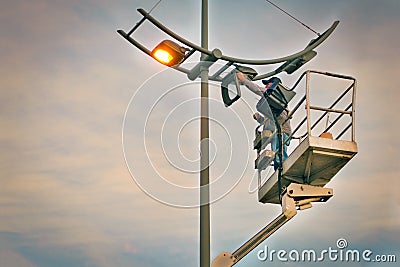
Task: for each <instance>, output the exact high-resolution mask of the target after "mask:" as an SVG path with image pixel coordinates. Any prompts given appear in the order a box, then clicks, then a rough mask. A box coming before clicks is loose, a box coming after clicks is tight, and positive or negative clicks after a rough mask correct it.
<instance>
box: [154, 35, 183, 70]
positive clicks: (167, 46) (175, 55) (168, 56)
mask: <svg viewBox="0 0 400 267" xmlns="http://www.w3.org/2000/svg"><path fill="white" fill-rule="evenodd" d="M185 52H186V48H184V47H182V46H180V45H178V44H177V43H174V42H172V41H170V40H164V41H162V42H161V43H160V44H158V45H157V46H156V47H155V48H154V49H153V51H151V56H152V57H153V58H155V59H156V60H157V61H159V62H160V63H162V64H164V65H167V66H169V67H171V66H174V65H178V64H180V63H182V61H183V59H184V58H185Z"/></svg>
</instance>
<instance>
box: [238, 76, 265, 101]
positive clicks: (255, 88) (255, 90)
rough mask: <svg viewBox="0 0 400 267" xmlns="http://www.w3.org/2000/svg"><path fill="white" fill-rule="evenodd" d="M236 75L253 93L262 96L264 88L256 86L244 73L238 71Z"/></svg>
mask: <svg viewBox="0 0 400 267" xmlns="http://www.w3.org/2000/svg"><path fill="white" fill-rule="evenodd" d="M236 75H237V77H238V79H239V81H241V82H242V83H243V84H244V85H245V86H246V87H247V88H249V90H250V91H252V92H253V93H255V94H257V95H259V96H263V95H264V92H265V88H264V87H261V86H258V85H257V84H255V83H253V82H252V81H250V80H248V79H247V77H246V75H244V74H243V73H241V72H238V73H237V74H236Z"/></svg>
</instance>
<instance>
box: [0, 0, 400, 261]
mask: <svg viewBox="0 0 400 267" xmlns="http://www.w3.org/2000/svg"><path fill="white" fill-rule="evenodd" d="M155 2H156V1H123V0H120V1H119V0H117V1H104V0H100V1H95V0H86V1H50V0H48V1H47V0H37V1H22V0H14V1H3V3H2V8H1V10H0V25H1V26H0V36H1V39H0V48H1V49H0V60H1V61H0V62H1V64H0V75H1V82H0V84H1V87H0V88H1V98H0V126H1V131H0V148H1V154H0V265H1V266H19V267H25V266H44V267H47V266H142V267H147V266H171V267H172V266H180V265H185V266H198V257H199V256H198V255H199V253H198V252H199V234H198V232H199V223H198V209H195V208H192V209H182V208H177V207H173V206H169V205H165V204H162V203H160V202H159V201H156V200H155V199H154V198H152V197H150V196H149V195H148V194H145V193H144V192H143V191H142V190H141V189H140V188H139V187H138V185H137V184H136V183H135V182H134V181H133V179H132V177H131V174H130V172H129V171H128V168H127V166H126V164H125V158H124V154H123V147H122V138H121V133H122V123H123V118H124V115H125V111H126V110H127V106H128V104H129V102H130V99H131V98H132V96H133V95H135V96H136V97H137V98H134V101H133V103H134V105H133V106H130V108H129V109H128V111H127V121H126V122H127V126H128V127H127V129H126V132H125V133H126V137H127V138H128V139H127V143H126V144H125V147H124V149H125V152H126V155H127V159H128V161H129V162H130V163H131V164H132V165H133V166H132V165H131V166H130V168H131V171H132V173H134V175H135V177H134V178H135V179H137V180H139V181H140V182H146V183H148V184H146V186H149V187H150V188H151V189H152V190H153V191H151V194H152V195H153V197H155V198H158V200H161V201H162V202H168V201H170V202H171V201H188V200H194V201H195V200H196V198H197V197H198V195H196V194H193V192H195V190H194V191H193V192H192V191H190V190H189V191H184V192H180V191H178V192H172V191H169V189H167V190H165V187H163V186H161V185H158V184H155V182H156V181H155V180H154V177H156V176H157V175H162V176H163V177H165V178H166V180H167V181H169V182H172V183H178V184H180V185H182V186H187V187H190V186H195V185H196V184H197V180H196V179H197V175H194V176H193V175H192V176H191V175H190V174H188V172H186V173H180V172H178V171H177V169H175V168H173V167H171V165H170V164H168V162H166V160H165V158H164V157H163V156H162V150H161V144H160V142H161V141H160V140H161V139H160V136H159V134H158V131H160V125H161V123H163V122H164V121H163V117H159V116H158V115H159V114H171V116H170V117H169V118H168V120H166V121H167V122H169V124H168V123H167V124H166V126H165V131H166V132H165V133H166V135H165V136H164V137H163V138H164V139H167V140H168V142H167V144H174V142H177V141H176V133H177V132H179V131H178V130H179V129H178V128H179V127H182V125H179V122H182V121H183V122H185V121H187V120H188V118H190V117H196V116H198V115H199V114H198V112H199V108H198V107H199V106H198V102H196V99H197V97H198V95H199V91H198V86H197V85H196V84H195V85H188V86H189V88H186V87H185V88H186V89H187V90H185V88H183V89H184V90H182V89H180V87H179V88H178V89H177V90H176V91H174V92H172V93H171V94H170V95H169V96H170V98H168V97H167V98H165V100H166V101H164V102H162V101H161V102H160V104H159V105H157V106H156V108H157V109H156V111H155V112H154V113H152V114H151V115H150V117H149V119H150V122H151V123H149V124H147V125H146V127H145V128H144V127H143V121H144V119H145V118H146V117H145V116H146V115H147V112H148V108H149V106H152V105H154V104H155V101H156V99H157V98H158V97H159V96H160V95H162V94H163V93H164V92H165V91H164V88H165V90H168V89H171V88H172V87H173V86H175V85H177V84H181V83H185V82H186V81H187V79H186V77H185V76H184V75H183V74H181V73H178V72H174V71H172V70H166V68H165V67H164V66H162V65H160V64H159V63H157V62H155V61H154V60H152V59H151V58H148V57H147V56H146V55H145V54H143V53H142V52H140V51H139V50H137V49H136V48H134V47H133V46H131V45H130V44H128V43H127V42H126V41H125V40H124V39H123V38H121V37H120V36H119V35H118V34H117V33H116V30H117V29H125V30H129V29H130V27H132V26H133V25H134V24H135V23H136V22H137V21H138V20H139V19H140V16H139V14H138V13H137V12H136V9H137V8H139V7H142V8H144V9H145V10H149V9H150V8H151V7H152V6H153V4H154V3H155ZM200 2H201V1H197V0H196V1H194V0H191V1H177V0H164V1H162V2H161V4H160V5H159V6H158V8H157V9H155V10H154V11H153V13H152V15H153V16H155V17H156V18H157V19H159V20H160V21H162V22H163V23H164V24H165V25H167V26H168V27H169V28H171V29H174V30H175V31H176V32H177V33H178V34H180V35H182V36H184V37H185V38H187V39H189V40H191V41H193V42H196V43H198V42H199V40H200V30H199V29H200ZM209 2H210V4H209V7H210V15H209V16H210V23H209V25H210V40H209V47H210V48H211V49H212V48H219V49H221V50H222V52H223V53H224V54H226V55H232V56H238V57H246V58H271V57H278V56H283V55H286V54H288V53H291V52H294V51H297V50H300V49H302V48H303V47H304V46H305V45H306V44H307V43H308V42H309V41H310V40H311V39H312V38H314V37H315V35H313V34H312V33H311V32H309V31H307V30H306V29H304V28H303V27H302V26H300V25H298V24H297V23H295V22H294V21H292V20H291V19H289V18H287V17H285V16H284V15H282V14H281V13H280V12H279V11H278V10H276V9H274V8H272V7H271V6H270V5H269V4H267V3H266V2H265V1H262V0H252V1H222V0H220V1H209ZM276 2H277V1H276ZM279 5H280V6H281V7H283V8H285V9H286V10H287V11H289V12H290V13H292V14H294V15H296V16H297V17H298V18H300V19H301V20H303V21H304V22H305V23H307V24H309V25H310V26H311V27H312V28H314V29H316V30H317V31H319V32H322V31H324V30H325V29H327V28H328V27H329V26H330V25H331V24H332V22H333V21H335V20H340V21H341V22H340V24H339V26H338V28H337V29H336V31H335V32H334V33H333V35H332V36H331V37H330V38H329V39H328V40H327V41H326V42H325V43H324V44H322V45H321V46H320V47H319V48H318V49H317V52H318V56H317V57H316V58H315V59H313V60H312V61H311V62H310V63H308V64H307V65H306V66H305V67H303V68H302V69H301V71H304V70H306V69H319V70H324V71H331V72H336V73H343V74H348V75H351V76H354V77H356V78H357V79H358V90H359V91H358V92H359V94H358V103H357V143H358V147H359V154H358V155H357V156H356V158H355V159H353V160H352V161H351V162H350V163H349V165H347V166H346V167H345V168H344V169H343V170H342V171H341V172H340V173H339V174H338V175H337V176H336V177H335V178H334V179H333V181H332V182H331V183H330V184H329V186H330V187H333V188H334V190H335V196H334V197H333V198H332V199H331V200H330V201H329V202H328V203H326V204H324V205H315V208H313V209H311V210H307V211H304V212H300V213H299V215H298V216H297V217H295V218H294V219H293V220H292V221H291V222H289V223H288V224H287V225H286V226H285V227H284V228H282V229H281V230H279V231H278V232H277V233H276V234H275V235H273V236H272V237H271V238H270V239H269V241H268V242H264V243H263V244H262V247H261V248H263V247H264V245H268V246H269V247H270V248H272V249H280V248H284V249H288V250H290V249H295V248H297V249H307V248H314V249H326V248H327V247H329V246H334V245H335V243H336V240H337V239H339V238H346V239H347V241H348V242H349V244H350V246H351V247H352V248H359V249H367V248H368V249H371V250H372V251H374V252H375V253H386V254H396V255H397V259H398V260H400V259H399V258H400V251H399V245H400V244H399V237H400V230H399V229H400V197H399V194H398V193H397V190H396V189H397V188H398V187H399V186H400V182H399V176H400V175H399V174H400V169H399V160H398V149H399V140H398V130H399V127H398V121H399V119H400V116H399V113H398V111H397V106H398V101H399V95H400V94H399V91H398V89H397V77H398V75H399V73H400V64H399V62H400V56H399V54H398V52H397V50H398V47H399V45H400V37H399V35H398V28H399V27H400V17H399V15H398V14H399V13H400V2H398V1H395V0H393V1H389V0H385V1H361V0H354V1H327V0H326V1H317V0H304V1H295V0H285V1H279ZM144 26H145V27H144V28H143V30H142V31H141V32H139V34H140V33H142V35H140V38H142V40H143V42H145V43H149V44H156V43H157V42H158V41H159V40H158V39H156V38H159V36H158V35H157V34H155V33H154V31H152V30H151V28H150V27H149V25H148V24H147V25H144ZM301 71H299V72H298V73H294V74H293V75H291V76H289V75H285V74H282V75H280V77H281V78H282V79H283V80H284V81H285V82H286V83H287V84H288V85H292V84H293V82H294V81H295V80H296V79H297V77H298V76H299V75H300V74H301ZM213 88H214V89H215V88H216V90H213ZM210 94H211V98H212V105H211V110H210V116H211V117H212V118H213V119H214V120H215V122H213V123H212V124H211V138H213V136H214V139H213V140H214V142H215V146H216V150H215V151H216V153H215V155H216V165H215V167H214V169H213V172H212V177H213V178H212V179H216V176H219V174H220V173H223V171H224V167H225V166H226V165H227V164H228V161H227V158H229V157H230V156H231V155H230V153H229V152H230V150H228V149H226V147H227V146H229V145H232V147H233V148H232V151H233V152H232V153H233V154H232V155H233V161H232V162H230V164H231V165H230V166H232V164H233V166H232V167H231V168H228V170H227V171H228V172H227V173H225V175H224V176H223V177H222V178H221V180H219V181H220V183H219V184H218V186H216V189H215V190H221V191H224V190H227V189H226V187H229V188H231V187H233V186H234V185H235V184H236V181H237V180H239V178H242V179H240V182H239V184H237V186H235V187H233V190H232V191H231V192H230V194H228V195H227V196H225V197H224V198H222V199H221V200H219V201H218V202H216V203H214V204H213V205H212V221H211V223H212V236H211V240H212V241H211V243H212V246H211V253H212V257H215V256H217V255H218V254H219V253H220V252H222V251H234V250H235V249H236V248H238V247H239V246H240V245H241V244H242V242H244V241H245V240H246V239H247V238H249V237H250V236H251V235H252V234H254V233H256V232H257V231H258V230H259V229H260V228H262V227H263V226H264V225H265V224H266V223H267V222H269V221H270V220H272V219H273V218H274V217H276V216H277V215H278V214H279V206H276V205H275V206H274V205H262V204H260V203H258V202H257V197H256V195H255V194H250V193H249V192H248V188H249V184H250V183H251V179H252V175H253V174H254V170H253V169H252V164H253V160H254V158H255V155H254V152H253V151H251V149H250V148H248V149H247V144H246V142H245V141H241V140H240V139H239V138H241V137H243V136H245V135H246V133H252V132H253V129H252V127H253V126H254V123H253V121H251V118H250V116H248V117H246V114H250V113H249V112H250V110H249V107H248V106H246V105H245V102H242V103H241V104H237V105H236V107H235V108H233V109H232V111H237V114H236V113H235V114H234V113H230V110H227V109H225V108H224V107H223V105H222V104H221V103H220V95H219V88H218V87H215V86H214V87H211V93H210ZM244 99H245V100H246V101H247V102H246V103H250V109H251V108H252V104H253V103H255V98H254V96H252V95H251V94H250V93H248V92H244ZM187 100H188V102H185V101H187ZM190 100H193V101H192V102H191V101H190ZM182 103H184V104H182ZM136 122H138V125H139V126H137V127H136V126H135V125H136V124H135V123H136ZM217 122H218V123H220V124H218V123H217ZM141 123H142V124H141ZM221 124H222V125H221ZM171 125H172V126H171ZM175 125H177V128H174V126H175ZM177 129H178V130H177ZM226 129H228V131H230V136H231V137H232V142H231V143H229V142H227V140H226V138H223V136H224V135H226V131H225V130H226ZM145 130H146V133H145V138H146V146H147V147H146V149H147V151H146V150H143V149H141V148H140V147H141V146H142V145H143V142H144V141H143V140H144V131H145ZM185 131H186V132H185ZM182 133H183V135H182V139H181V140H178V141H179V142H180V144H181V145H182V147H181V150H182V153H183V154H184V155H185V156H186V157H187V158H188V159H189V161H186V163H187V164H186V165H184V168H187V169H189V170H190V169H191V168H193V166H194V165H195V163H196V160H197V158H198V153H197V152H196V151H198V150H197V149H198V141H197V140H198V121H196V120H195V121H194V122H193V123H189V124H188V125H187V127H186V128H184V129H183V130H182ZM169 140H171V141H169ZM170 142H171V143H170ZM250 142H251V140H250ZM165 149H166V152H167V154H168V156H170V157H171V159H174V157H179V156H180V154H177V153H176V150H174V149H173V148H170V147H168V146H166V147H165ZM213 151H214V150H213ZM238 152H239V153H238ZM235 153H236V154H235ZM213 155H214V154H213ZM148 157H149V158H150V160H151V161H152V164H153V165H152V166H151V165H149V164H148V162H147V161H148V159H149V158H148ZM190 160H192V161H193V162H195V163H194V165H193V164H191V163H190V162H191V161H190ZM218 160H220V161H218ZM181 167H182V166H181ZM153 168H155V169H156V170H157V172H158V173H157V174H155V173H154V169H153ZM242 172H243V176H242ZM193 177H194V178H193ZM230 177H232V179H230ZM224 179H225V180H224ZM152 183H154V184H152ZM215 194H220V191H217V192H215ZM171 199H172V200H171ZM258 249H260V248H257V249H256V250H255V251H257V250H258ZM265 264H268V265H270V266H280V265H282V264H280V263H279V262H273V263H269V262H268V263H266V262H259V261H258V260H257V256H256V253H255V252H253V253H250V254H249V255H248V256H247V257H246V258H245V259H244V260H243V262H241V263H240V264H238V266H264V265H265ZM327 264H328V265H329V263H327ZM327 264H324V265H327ZM340 264H341V265H347V264H349V265H352V266H380V265H385V266H394V264H389V263H386V264H375V265H374V264H370V265H364V264H358V265H357V264H350V263H347V264H346V263H340ZM287 265H290V266H306V264H301V263H291V264H290V263H289V264H287Z"/></svg>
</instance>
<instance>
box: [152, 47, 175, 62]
mask: <svg viewBox="0 0 400 267" xmlns="http://www.w3.org/2000/svg"><path fill="white" fill-rule="evenodd" d="M154 57H155V58H156V59H157V60H158V61H160V62H161V63H164V64H168V63H170V62H171V60H172V59H173V58H174V57H173V56H171V54H170V53H168V52H167V51H165V50H163V49H157V50H156V51H155V52H154Z"/></svg>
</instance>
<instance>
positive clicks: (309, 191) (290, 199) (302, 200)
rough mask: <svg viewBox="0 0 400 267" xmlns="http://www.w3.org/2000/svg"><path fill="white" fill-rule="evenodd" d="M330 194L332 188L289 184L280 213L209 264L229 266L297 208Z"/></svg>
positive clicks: (303, 207)
mask: <svg viewBox="0 0 400 267" xmlns="http://www.w3.org/2000/svg"><path fill="white" fill-rule="evenodd" d="M332 196H333V190H332V189H331V188H322V187H318V186H312V185H305V184H295V183H292V184H290V185H289V186H288V187H287V188H286V190H285V191H284V196H283V198H282V213H281V214H280V215H279V216H278V217H276V218H275V219H274V220H273V221H272V222H270V223H269V224H268V225H267V226H265V227H264V228H263V229H261V230H260V231H259V232H258V233H257V234H255V235H254V236H253V237H252V238H250V239H249V240H248V241H247V242H245V243H244V244H243V245H242V246H241V247H240V248H238V249H237V250H236V251H235V252H233V253H229V252H222V253H221V254H219V255H218V256H217V257H216V258H215V259H214V260H213V262H212V265H211V266H212V267H231V266H233V265H235V264H236V263H238V262H239V261H240V260H241V259H242V258H243V257H245V256H246V255H247V254H248V253H250V252H251V251H252V250H253V249H254V248H256V247H257V246H258V245H259V244H260V243H261V242H263V241H264V240H265V239H267V238H268V237H269V236H271V235H272V234H273V233H274V232H276V231H277V230H278V229H279V228H281V227H282V226H283V225H284V224H285V223H287V222H288V221H289V220H290V219H292V218H293V217H294V216H295V215H296V214H297V210H303V209H308V208H311V207H312V204H311V202H325V201H327V200H328V199H329V198H330V197H332Z"/></svg>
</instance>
